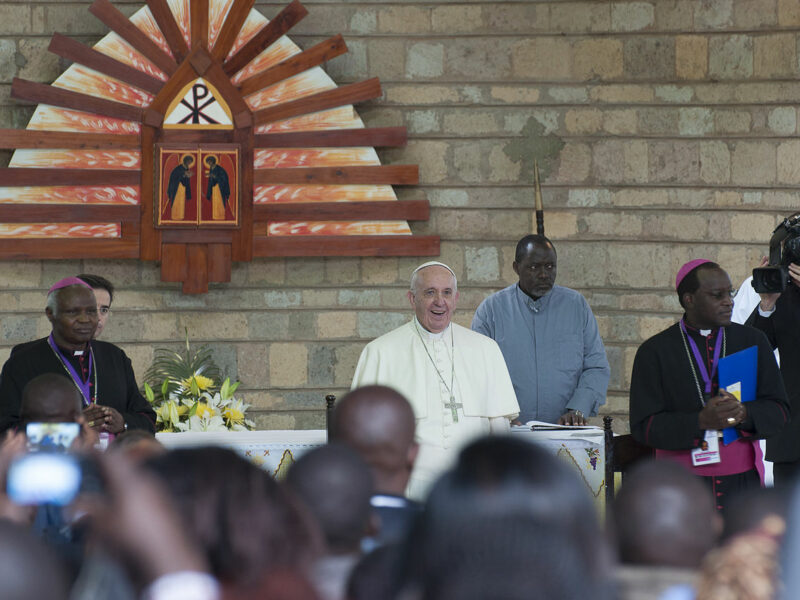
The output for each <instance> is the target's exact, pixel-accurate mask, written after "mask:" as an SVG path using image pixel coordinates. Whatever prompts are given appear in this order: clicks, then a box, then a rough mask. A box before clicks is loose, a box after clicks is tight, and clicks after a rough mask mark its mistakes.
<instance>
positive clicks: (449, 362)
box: [352, 318, 519, 500]
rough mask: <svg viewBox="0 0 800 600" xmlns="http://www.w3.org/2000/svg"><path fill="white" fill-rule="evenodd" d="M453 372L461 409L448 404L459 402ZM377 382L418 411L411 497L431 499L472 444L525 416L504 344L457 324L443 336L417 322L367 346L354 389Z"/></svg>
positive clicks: (358, 368)
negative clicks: (436, 483) (432, 489)
mask: <svg viewBox="0 0 800 600" xmlns="http://www.w3.org/2000/svg"><path fill="white" fill-rule="evenodd" d="M451 331H452V342H451ZM426 349H427V352H426ZM453 353H455V367H453V356H452V355H453ZM434 363H435V367H434ZM437 369H438V373H437ZM451 375H452V396H453V398H454V399H455V403H456V404H460V405H461V406H460V407H456V408H455V409H453V408H452V407H448V406H445V405H446V404H452V403H451V400H450V397H451V392H450V391H449V390H448V388H450V387H451V385H450V383H451ZM372 384H380V385H385V386H389V387H392V388H394V389H396V390H397V391H399V392H400V393H401V394H403V395H404V396H405V397H406V398H407V399H408V401H409V402H410V403H411V406H412V408H413V409H414V415H415V417H416V421H417V433H416V437H417V441H418V442H419V444H420V450H419V455H418V456H417V460H416V462H415V464H414V470H413V472H412V473H411V479H410V481H409V484H408V488H407V489H406V494H407V496H408V497H409V498H413V499H415V500H424V499H425V497H426V496H427V493H428V490H429V488H430V486H431V485H432V484H433V483H434V481H435V480H436V478H437V477H438V476H439V475H441V473H442V472H443V471H445V470H446V469H448V468H449V467H450V466H452V464H453V463H454V461H455V458H456V455H457V454H458V451H459V450H460V449H461V448H462V447H463V446H464V445H466V444H467V443H469V442H471V441H472V440H474V439H475V438H478V437H480V436H483V435H486V434H489V433H505V432H507V431H508V430H509V421H510V420H511V419H513V418H515V417H516V416H517V415H518V414H519V405H518V404H517V397H516V395H515V394H514V386H513V385H512V383H511V377H510V376H509V375H508V369H507V368H506V363H505V361H504V360H503V354H502V353H501V352H500V348H499V347H498V345H497V343H496V342H495V341H494V340H492V339H491V338H488V337H486V336H484V335H481V334H480V333H475V332H474V331H472V330H470V329H467V328H465V327H461V326H460V325H456V324H455V323H451V324H450V325H449V326H448V328H447V329H445V330H444V331H443V332H441V333H438V334H436V333H430V332H429V331H427V330H426V329H424V328H423V327H422V326H421V325H419V323H418V322H417V320H416V318H414V319H413V320H412V321H411V322H410V323H407V324H405V325H403V326H401V327H398V328H397V329H395V330H394V331H390V332H389V333H387V334H385V335H382V336H381V337H379V338H377V339H376V340H373V341H372V342H370V343H369V344H367V346H366V347H365V348H364V350H363V351H362V352H361V357H360V358H359V359H358V366H356V373H355V376H354V377H353V385H352V388H357V387H361V386H364V385H372ZM453 410H455V411H456V412H457V418H458V421H456V420H455V419H454V418H453Z"/></svg>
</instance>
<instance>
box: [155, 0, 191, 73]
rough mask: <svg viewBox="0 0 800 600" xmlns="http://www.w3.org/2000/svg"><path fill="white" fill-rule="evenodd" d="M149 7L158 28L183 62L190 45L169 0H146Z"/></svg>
mask: <svg viewBox="0 0 800 600" xmlns="http://www.w3.org/2000/svg"><path fill="white" fill-rule="evenodd" d="M146 1H147V7H148V8H149V9H150V13H151V14H152V15H153V18H154V19H155V20H156V24H157V25H158V28H159V29H160V30H161V33H162V34H163V35H164V39H165V40H167V45H168V46H169V49H170V51H172V54H173V55H174V57H175V61H176V62H181V61H182V60H183V59H184V58H186V55H187V54H189V46H187V45H186V39H184V37H183V33H182V32H181V28H180V27H179V26H178V23H177V22H176V21H175V16H174V15H173V14H172V10H170V8H169V5H168V4H167V0H146Z"/></svg>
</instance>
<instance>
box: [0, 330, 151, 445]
mask: <svg viewBox="0 0 800 600" xmlns="http://www.w3.org/2000/svg"><path fill="white" fill-rule="evenodd" d="M91 344H92V353H93V354H94V359H95V365H96V368H97V403H98V404H101V405H103V406H110V407H112V408H115V409H117V410H118V411H119V412H120V413H121V414H122V417H123V418H124V419H125V423H127V425H128V428H129V429H146V430H147V431H151V432H155V422H156V415H155V412H154V411H153V409H152V408H151V407H150V403H149V402H147V400H146V399H145V398H144V396H142V394H141V393H139V388H138V386H137V385H136V378H135V376H134V374H133V367H132V366H131V361H130V359H129V358H128V357H127V355H126V354H125V352H123V351H122V349H120V348H118V347H117V346H115V345H114V344H109V343H108V342H101V341H98V340H92V342H91ZM43 373H59V374H62V375H66V376H67V377H69V375H68V374H67V373H66V371H65V370H64V367H63V366H62V364H61V363H60V362H59V360H58V358H57V357H56V355H55V354H54V353H53V350H52V349H51V348H50V346H49V345H48V343H47V338H42V339H40V340H36V341H34V342H29V343H26V344H20V345H19V346H17V347H15V348H14V350H13V351H12V353H11V356H10V357H9V359H8V360H7V361H6V364H5V365H3V371H2V374H0V432H2V431H5V430H7V429H10V428H11V427H14V426H15V425H17V423H18V422H19V411H20V405H21V403H22V390H23V389H24V387H25V385H26V384H27V383H28V382H29V381H30V380H31V379H33V378H34V377H36V376H38V375H42V374H43Z"/></svg>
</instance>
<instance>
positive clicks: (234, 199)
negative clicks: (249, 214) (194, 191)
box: [198, 150, 239, 225]
mask: <svg viewBox="0 0 800 600" xmlns="http://www.w3.org/2000/svg"><path fill="white" fill-rule="evenodd" d="M200 160H201V165H202V166H201V168H200V172H201V178H200V184H201V187H200V191H201V194H200V197H201V200H200V218H199V221H198V222H199V223H200V225H236V224H238V222H239V206H238V197H239V194H238V191H237V188H238V183H239V182H238V180H239V177H238V173H239V153H238V151H237V150H218V151H211V152H206V151H202V152H200Z"/></svg>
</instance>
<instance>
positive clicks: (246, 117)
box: [205, 55, 253, 129]
mask: <svg viewBox="0 0 800 600" xmlns="http://www.w3.org/2000/svg"><path fill="white" fill-rule="evenodd" d="M207 56H208V58H209V60H210V61H211V64H210V65H209V67H208V70H207V71H206V74H205V77H206V79H207V80H208V81H209V83H211V85H213V86H214V87H215V88H217V90H218V91H219V93H220V94H222V98H223V100H225V102H227V104H228V107H229V108H230V109H231V114H232V115H233V124H234V126H235V127H236V128H237V129H241V128H243V127H250V126H251V125H252V124H253V113H252V112H251V111H250V107H249V106H248V104H247V102H245V101H244V97H243V96H242V94H241V93H240V92H239V90H238V89H236V86H235V85H233V83H231V80H230V78H229V77H228V76H227V75H226V74H225V71H223V70H222V66H221V65H220V63H219V61H217V60H216V59H214V58H213V57H212V56H211V55H207Z"/></svg>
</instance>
